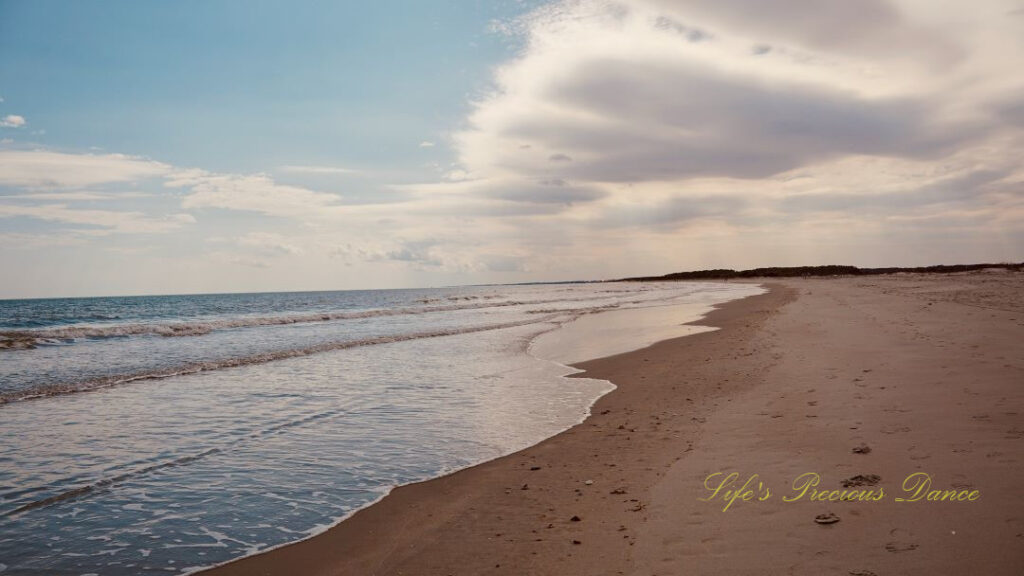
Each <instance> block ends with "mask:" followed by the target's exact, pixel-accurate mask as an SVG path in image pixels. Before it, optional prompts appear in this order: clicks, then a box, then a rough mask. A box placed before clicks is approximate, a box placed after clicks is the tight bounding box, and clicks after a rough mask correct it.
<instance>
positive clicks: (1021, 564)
mask: <svg viewBox="0 0 1024 576" xmlns="http://www.w3.org/2000/svg"><path fill="white" fill-rule="evenodd" d="M768 286H769V287H771V291H770V292H769V293H768V294H765V295H762V296H755V297H751V298H748V299H745V300H742V301H739V302H733V303H729V304H727V305H725V306H723V307H722V308H721V309H719V310H716V311H715V312H713V313H712V314H711V315H710V316H709V317H707V318H706V319H704V320H703V321H701V322H700V323H701V324H705V325H712V326H719V327H721V328H722V329H721V330H719V331H716V332H708V333H703V334H698V335H694V336H688V337H684V338H680V339H676V340H670V341H666V342H661V343H658V344H655V345H654V346H651V347H649V348H646V349H643V350H638V351H636V352H631V353H628V354H622V355H619V356H614V357H610V358H605V359H600V360H594V361H590V362H586V363H584V364H581V365H580V367H581V368H584V369H585V370H586V375H587V376H591V377H596V378H606V379H608V380H611V381H612V382H614V383H616V384H617V385H618V389H617V390H616V391H614V392H612V393H611V394H609V395H607V396H605V397H604V398H602V399H601V400H599V401H598V402H597V403H596V404H595V406H594V409H593V416H591V417H590V418H589V419H587V420H586V421H585V422H584V423H582V424H580V425H578V426H576V427H575V428H572V429H571V430H569V431H566V432H564V433H562V434H560V435H558V436H555V437H553V438H550V439H548V440H547V441H545V442H542V443H541V444H538V445H537V446H534V447H532V448H529V449H527V450H524V451H522V452H518V453H516V454H513V455H510V456H507V457H505V458H501V459H499V460H495V461H492V462H489V463H486V464H483V465H480V466H477V467H474V468H470V469H467V470H464V471H461V472H458V473H456V474H453V475H450V476H447V477H444V478H439V479H436V480H431V481H428V482H423V483H419V484H414V485H409V486H405V487H402V488H399V489H397V490H395V491H394V492H393V493H392V494H391V495H389V496H388V497H387V498H385V499H384V500H382V501H381V502H380V503H378V504H376V505H374V506H371V507H370V508H367V509H365V510H363V511H361V512H359V513H358V514H356V515H355V516H353V517H352V518H350V519H349V520H346V521H345V522H342V523H341V524H340V525H339V526H337V527H335V528H333V529H331V530H329V531H328V532H326V533H325V534H323V535H320V536H318V537H315V538H312V539H310V540H307V541H305V542H301V543H298V544H294V545H290V546H286V547H284V548H280V549H277V550H275V551H272V552H269V553H267V554H263V555H259V556H254V557H251V558H247V559H243V560H241V561H238V562H234V563H231V564H228V565H226V566H223V567H221V568H219V569H216V570H213V571H211V572H210V574H244V575H259V574H282V575H284V574H288V575H295V574H303V575H305V574H309V575H318V574H352V575H360V576H369V575H384V574H388V575H390V574H408V575H433V574H457V575H472V576H476V575H482V574H512V575H526V574H531V575H532V574H545V575H546V574H550V575H559V576H565V575H577V574H578V575H595V574H629V575H637V576H641V575H642V576H652V575H658V574H661V575H675V574H729V575H733V574H758V575H763V574H850V575H860V576H870V575H872V574H875V575H877V576H886V575H892V574H901V575H907V574H909V575H913V574H927V575H935V574H958V575H959V574H986V575H1001V574H1006V575H1019V574H1024V486H1022V485H1021V484H1022V483H1024V459H1022V457H1024V450H1022V447H1024V417H1022V414H1024V274H1020V273H1008V272H992V273H988V272H981V273H972V274H961V275H948V276H938V275H929V276H926V275H894V276H884V277H859V278H834V279H807V280H803V279H797V280H789V279H787V280H782V281H773V282H771V283H770V284H768ZM860 445H865V446H868V447H869V448H870V452H868V453H866V454H857V453H854V452H853V448H855V447H858V446H860ZM715 472H724V473H730V472H736V473H738V475H739V477H740V480H739V482H740V483H741V484H742V483H743V482H744V481H745V480H746V479H747V478H748V477H749V476H750V475H752V474H758V475H759V477H758V480H760V481H761V482H762V483H763V485H764V486H766V487H767V488H768V489H769V490H770V492H771V494H770V496H769V497H768V498H767V499H766V500H763V501H757V500H756V499H754V500H751V501H742V500H738V501H736V502H735V503H734V504H733V505H732V506H731V507H730V509H729V510H728V511H726V512H723V511H722V507H723V505H724V503H723V502H722V501H721V499H720V498H718V499H715V500H714V501H710V502H706V501H701V500H700V499H701V498H706V497H707V496H708V495H709V492H708V491H707V490H706V489H705V488H704V483H705V479H706V477H707V476H708V475H709V474H712V473H715ZM807 472H815V473H817V474H819V475H820V477H821V485H820V486H819V488H820V489H827V490H833V489H839V488H841V486H840V482H841V481H842V480H844V479H847V478H850V477H853V476H856V475H863V476H868V475H872V474H874V475H877V476H879V477H880V481H879V482H878V485H877V486H874V487H870V486H865V487H861V489H864V490H868V489H873V490H875V491H876V494H877V490H879V489H881V490H883V491H884V498H883V499H881V500H879V501H873V502H811V501H808V500H807V498H806V497H805V498H803V499H801V500H798V501H795V502H784V501H783V497H784V496H787V495H790V494H791V490H790V485H791V483H792V482H793V480H794V478H796V477H797V476H799V475H800V474H803V473H807ZM915 472H925V473H928V474H929V475H930V476H931V478H932V483H933V486H932V488H933V489H940V490H951V489H955V490H957V491H966V492H967V493H970V492H971V491H975V490H976V491H977V493H978V496H979V497H978V499H977V500H976V501H973V502H927V501H923V502H902V503H899V502H896V501H895V498H896V497H900V496H904V497H905V496H907V495H906V494H903V492H902V490H901V484H902V483H903V481H904V479H905V478H906V477H907V476H908V475H910V474H913V473H915ZM755 484H756V482H755ZM757 494H758V495H763V491H757ZM829 512H831V513H832V514H834V515H835V516H837V517H838V518H839V520H840V521H839V522H837V523H834V524H830V525H819V524H817V523H815V521H814V519H815V516H816V515H819V514H824V513H829Z"/></svg>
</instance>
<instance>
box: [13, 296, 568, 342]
mask: <svg viewBox="0 0 1024 576" xmlns="http://www.w3.org/2000/svg"><path fill="white" fill-rule="evenodd" d="M560 301H564V300H534V301H529V300H528V301H520V300H511V301H507V302H475V303H466V304H443V305H438V306H423V307H419V308H384V309H373V310H354V311H339V312H320V313H305V314H294V315H285V316H253V317H235V318H224V319H219V320H207V321H197V322H168V323H163V324H161V323H135V324H118V325H112V326H111V325H108V326H88V325H74V326H65V327H60V328H40V329H31V330H0V350H26V349H32V348H35V347H37V346H40V345H46V344H59V343H62V342H68V341H74V340H77V339H102V338H124V337H131V336H165V337H187V336H202V335H204V334H209V333H211V332H214V331H216V330H230V329H233V328H251V327H260V326H284V325H289V324H308V323H315V322H330V321H335V320H358V319H363V318H376V317H381V316H406V315H413V314H430V313H435V312H452V311H459V310H480V309H485V308H505V307H509V306H524V305H527V306H528V305H538V304H547V303H551V302H560Z"/></svg>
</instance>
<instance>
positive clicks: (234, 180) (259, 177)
mask: <svg viewBox="0 0 1024 576" xmlns="http://www.w3.org/2000/svg"><path fill="white" fill-rule="evenodd" d="M166 185H167V186H168V187H173V188H187V189H188V190H189V192H188V194H187V195H186V196H185V198H184V199H183V201H182V207H183V208H185V209H188V210H194V209H202V208H223V209H227V210H243V211H250V212H259V213H262V214H267V215H270V216H283V217H292V218H299V219H316V218H319V217H320V216H322V215H323V214H325V213H331V212H334V211H336V210H337V208H338V202H339V201H340V200H341V197H340V196H337V195H335V194H329V193H325V192H315V191H313V190H309V189H307V188H302V187H298V186H288V185H283V184H278V183H276V182H274V180H273V179H272V178H270V177H269V176H266V175H264V174H252V175H238V174H215V173H209V172H204V171H201V170H186V171H179V172H176V173H174V174H172V175H170V176H169V177H168V180H167V183H166Z"/></svg>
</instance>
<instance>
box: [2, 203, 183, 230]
mask: <svg viewBox="0 0 1024 576" xmlns="http://www.w3.org/2000/svg"><path fill="white" fill-rule="evenodd" d="M19 216H21V217H28V218H37V219H40V220H49V221H53V222H60V223H62V224H71V225H74V226H76V227H78V230H77V231H78V232H80V233H83V234H91V235H97V236H102V235H107V234H114V233H119V234H159V233H165V232H170V231H172V230H177V229H179V228H181V227H183V226H186V225H189V224H194V223H195V222H196V220H195V218H194V217H193V216H192V215H191V214H185V213H178V214H170V215H167V216H165V217H159V218H158V217H151V216H147V215H145V214H142V213H139V212H123V211H112V210H81V209H71V208H68V207H67V206H66V205H63V204H44V205H37V206H21V205H11V204H0V218H14V217H19Z"/></svg>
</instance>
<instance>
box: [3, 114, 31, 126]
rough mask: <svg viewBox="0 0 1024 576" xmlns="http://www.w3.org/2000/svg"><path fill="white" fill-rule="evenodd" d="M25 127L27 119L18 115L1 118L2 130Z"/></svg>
mask: <svg viewBox="0 0 1024 576" xmlns="http://www.w3.org/2000/svg"><path fill="white" fill-rule="evenodd" d="M24 125H25V118H24V117H23V116H18V115H17V114H8V115H7V116H4V117H3V118H0V128H21V127H22V126H24Z"/></svg>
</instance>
